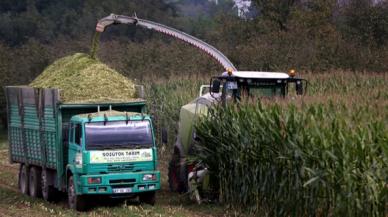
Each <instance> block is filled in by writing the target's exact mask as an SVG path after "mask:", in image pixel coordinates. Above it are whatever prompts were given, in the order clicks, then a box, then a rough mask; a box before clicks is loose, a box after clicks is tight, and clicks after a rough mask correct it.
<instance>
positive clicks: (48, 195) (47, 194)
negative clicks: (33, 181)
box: [41, 170, 57, 202]
mask: <svg viewBox="0 0 388 217" xmlns="http://www.w3.org/2000/svg"><path fill="white" fill-rule="evenodd" d="M49 183H50V181H49V175H48V171H47V170H43V171H42V172H41V189H42V197H43V199H44V200H45V201H49V202H52V201H56V199H57V196H56V193H57V191H56V189H55V188H54V187H53V186H51V185H49Z"/></svg>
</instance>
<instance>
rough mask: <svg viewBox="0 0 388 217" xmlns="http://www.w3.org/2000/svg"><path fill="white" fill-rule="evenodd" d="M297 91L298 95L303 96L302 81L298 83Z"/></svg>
mask: <svg viewBox="0 0 388 217" xmlns="http://www.w3.org/2000/svg"><path fill="white" fill-rule="evenodd" d="M295 89H296V94H297V95H303V83H302V81H296V83H295Z"/></svg>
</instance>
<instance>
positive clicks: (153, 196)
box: [139, 191, 156, 206]
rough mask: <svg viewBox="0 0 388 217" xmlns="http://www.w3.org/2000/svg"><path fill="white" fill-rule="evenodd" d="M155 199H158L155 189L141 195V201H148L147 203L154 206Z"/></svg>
mask: <svg viewBox="0 0 388 217" xmlns="http://www.w3.org/2000/svg"><path fill="white" fill-rule="evenodd" d="M155 200H156V193H155V191H149V192H145V193H141V194H140V195H139V201H140V203H146V204H149V205H151V206H153V205H155Z"/></svg>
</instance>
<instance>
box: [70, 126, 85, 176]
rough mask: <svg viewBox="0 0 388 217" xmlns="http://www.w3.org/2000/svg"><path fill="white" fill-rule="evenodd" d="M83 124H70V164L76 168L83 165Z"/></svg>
mask: <svg viewBox="0 0 388 217" xmlns="http://www.w3.org/2000/svg"><path fill="white" fill-rule="evenodd" d="M82 135H83V133H82V125H81V124H79V123H71V124H70V133H69V162H68V163H69V164H72V165H74V166H75V168H76V169H78V168H81V167H82V137H83V136H82Z"/></svg>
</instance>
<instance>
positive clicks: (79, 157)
mask: <svg viewBox="0 0 388 217" xmlns="http://www.w3.org/2000/svg"><path fill="white" fill-rule="evenodd" d="M74 163H75V165H76V167H82V153H81V152H78V153H77V154H75V160H74Z"/></svg>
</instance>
